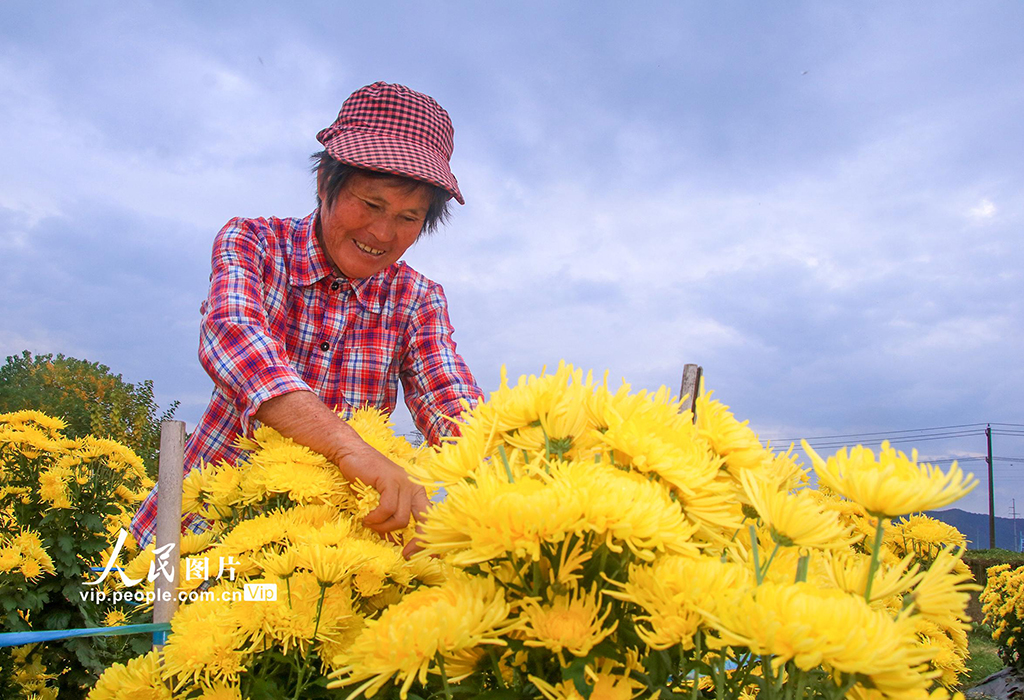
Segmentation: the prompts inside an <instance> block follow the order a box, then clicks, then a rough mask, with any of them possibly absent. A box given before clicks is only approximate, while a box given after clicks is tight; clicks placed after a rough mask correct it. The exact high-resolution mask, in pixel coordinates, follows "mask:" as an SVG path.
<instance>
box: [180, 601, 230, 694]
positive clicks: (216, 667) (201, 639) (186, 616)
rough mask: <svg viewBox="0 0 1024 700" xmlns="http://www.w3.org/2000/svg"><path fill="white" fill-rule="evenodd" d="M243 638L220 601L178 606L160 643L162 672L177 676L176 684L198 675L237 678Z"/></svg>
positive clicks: (209, 678)
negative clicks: (162, 645) (162, 641)
mask: <svg viewBox="0 0 1024 700" xmlns="http://www.w3.org/2000/svg"><path fill="white" fill-rule="evenodd" d="M244 639H245V638H244V636H243V634H242V633H241V632H240V631H239V629H238V627H237V626H236V625H235V624H233V620H232V618H231V609H230V606H229V605H227V604H225V603H224V602H222V601H220V600H216V601H214V600H199V601H197V602H194V603H190V604H188V605H185V606H182V607H181V608H179V609H178V611H177V613H175V615H174V618H173V619H172V620H171V634H170V635H169V636H168V638H167V643H166V644H165V645H164V647H163V652H162V660H163V669H164V672H165V673H167V674H171V675H174V676H177V678H178V687H180V686H181V685H184V683H185V682H187V681H190V682H193V683H198V682H199V681H200V680H201V679H202V680H205V681H207V682H210V681H211V680H220V681H228V682H234V681H237V680H238V674H240V673H242V672H243V671H244V669H245V663H246V661H247V659H248V656H249V655H248V654H247V653H246V652H245V651H244V650H243V642H244Z"/></svg>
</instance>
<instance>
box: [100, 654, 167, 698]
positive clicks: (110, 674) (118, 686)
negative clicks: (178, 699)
mask: <svg viewBox="0 0 1024 700" xmlns="http://www.w3.org/2000/svg"><path fill="white" fill-rule="evenodd" d="M171 698H172V694H171V689H170V687H169V686H168V685H165V684H164V682H163V679H162V677H161V675H160V656H159V654H158V653H157V652H156V651H151V652H149V653H148V654H146V655H144V656H139V657H137V658H134V659H132V660H131V661H129V662H128V663H127V665H126V664H114V665H113V666H111V667H110V668H108V669H107V670H106V671H104V672H103V675H101V676H100V678H99V680H98V681H97V682H96V687H94V688H93V689H92V690H91V691H90V692H89V695H88V700H171Z"/></svg>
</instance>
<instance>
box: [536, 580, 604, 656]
mask: <svg viewBox="0 0 1024 700" xmlns="http://www.w3.org/2000/svg"><path fill="white" fill-rule="evenodd" d="M610 613H611V607H610V606H608V607H606V608H605V610H604V613H603V614H602V612H601V595H600V593H598V591H597V590H596V589H591V590H590V591H582V590H576V591H575V592H573V593H568V594H566V595H560V596H555V598H554V600H553V601H552V602H551V603H549V604H541V603H538V602H536V601H532V600H529V601H526V603H525V605H524V607H523V611H522V613H521V614H520V617H521V619H522V621H523V627H522V632H523V634H524V635H525V636H526V639H525V640H524V642H523V643H524V644H526V646H528V647H544V648H546V649H550V650H551V651H553V652H554V653H555V654H557V655H558V656H559V658H562V651H563V650H565V651H568V652H569V653H570V654H573V655H575V656H586V655H587V654H589V653H590V650H591V649H593V648H594V647H595V646H597V645H598V644H599V643H600V642H601V641H602V640H604V639H605V638H606V637H608V635H610V634H611V633H612V632H614V631H615V630H616V628H617V627H618V626H619V621H618V620H616V621H614V622H613V623H612V624H611V625H609V626H607V627H605V626H604V623H605V620H607V619H608V615H609V614H610Z"/></svg>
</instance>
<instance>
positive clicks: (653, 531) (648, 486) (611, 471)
mask: <svg viewBox="0 0 1024 700" xmlns="http://www.w3.org/2000/svg"><path fill="white" fill-rule="evenodd" d="M552 478H553V481H552V485H553V486H554V487H555V489H556V491H558V492H559V493H560V494H561V496H560V500H562V499H568V498H571V497H575V498H578V502H579V504H580V505H581V506H582V509H583V517H582V520H581V521H580V524H579V525H577V526H576V527H575V528H573V529H572V530H571V531H572V532H574V533H575V534H585V533H587V532H590V533H593V534H595V535H597V536H598V537H599V539H603V540H604V543H605V545H607V547H608V548H609V549H610V550H612V551H613V552H618V551H621V550H622V548H623V546H628V547H629V549H630V551H632V553H633V554H634V555H635V556H637V557H638V558H640V559H643V560H645V561H651V560H653V559H654V557H655V553H656V552H662V553H669V554H695V553H697V552H698V551H699V546H698V545H697V543H695V542H694V541H693V539H692V538H693V535H694V533H695V532H696V530H697V526H696V525H693V524H690V523H688V522H687V521H686V518H685V516H684V515H683V510H682V508H681V507H680V506H679V504H678V503H677V502H675V501H674V500H673V499H672V495H671V493H670V491H669V489H667V488H666V487H665V486H664V485H663V484H660V483H658V482H655V481H651V480H650V479H648V478H646V477H645V476H643V475H642V474H638V473H635V472H625V471H623V470H621V469H617V468H616V467H613V466H611V465H608V464H604V463H600V464H595V463H593V462H589V461H584V462H565V463H562V464H557V465H554V466H553V467H552Z"/></svg>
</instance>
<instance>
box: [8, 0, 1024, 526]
mask: <svg viewBox="0 0 1024 700" xmlns="http://www.w3.org/2000/svg"><path fill="white" fill-rule="evenodd" d="M1022 32H1024V5H1022V4H1021V3H1018V2H1014V1H1009V0H1007V1H1006V2H984V1H979V2H972V3H953V2H907V3H898V4H893V3H882V2H877V3H870V2H865V3H837V2H836V3H833V2H804V3H800V2H793V3H783V4H772V3H755V2H749V3H743V2H738V1H735V2H734V1H730V2H720V3H709V2H683V1H679V2H639V3H622V2H595V1H588V2H558V1H554V2H516V3H512V2H494V3H474V2H437V3H412V2H391V1H388V0H380V1H377V2H374V3H356V2H351V3H343V2H319V3H317V2H303V3H294V4H287V5H286V4H285V3H269V2H267V3H264V2H245V3H241V2H219V3H208V2H181V3H156V2H143V1H139V2H133V3H103V2H95V3H80V2H65V3H38V2H31V1H24V2H22V1H19V0H14V1H12V0H7V1H5V2H4V3H3V5H2V7H0V95H2V98H0V164H2V165H0V290H2V291H0V312H2V321H0V355H8V354H13V353H18V352H20V351H22V350H25V349H28V350H31V351H32V352H35V353H45V352H53V353H57V352H62V353H65V354H69V355H72V356H75V357H79V358H85V359H89V360H93V361H100V362H103V363H105V364H107V365H109V366H110V367H111V368H112V369H113V370H114V371H115V372H118V373H122V374H123V375H124V376H125V378H126V379H128V380H130V381H141V380H143V379H153V380H154V381H155V383H156V391H157V397H158V400H159V401H160V402H161V403H162V404H164V405H166V404H167V403H168V402H170V401H171V400H175V399H177V400H180V401H181V407H180V409H179V411H178V417H180V418H182V419H184V420H186V421H187V422H188V423H189V424H190V426H191V425H194V423H195V422H196V420H197V419H198V418H199V416H200V414H201V412H202V410H203V408H204V407H205V404H206V401H207V400H208V398H209V394H210V389H211V386H212V384H211V382H210V381H209V379H208V378H207V377H206V376H205V374H204V372H203V370H202V368H201V367H200V366H199V363H198V361H197V359H196V347H197V339H198V323H199V304H200V302H201V300H202V299H203V297H204V296H205V293H206V284H207V276H208V274H209V255H210V245H211V242H212V239H213V236H214V234H215V233H216V232H217V230H218V229H219V228H220V227H221V226H222V225H223V223H224V222H225V221H227V220H228V219H229V218H231V217H233V216H269V215H273V216H304V215H306V214H308V213H309V212H310V211H311V210H312V209H313V206H314V202H313V180H312V177H311V175H310V174H309V172H308V165H307V163H308V156H309V155H310V154H311V153H312V152H313V151H315V150H317V149H318V144H317V142H316V141H315V138H314V137H315V134H316V132H317V131H318V130H319V129H320V128H322V127H324V126H326V125H327V124H329V123H330V122H331V121H332V120H333V119H334V117H335V115H336V114H337V111H338V109H339V107H340V106H341V103H342V101H343V100H344V99H345V97H347V96H348V95H349V93H351V92H352V91H353V90H355V89H357V88H359V87H361V86H362V85H365V84H368V83H371V82H374V81H376V80H387V81H389V82H399V83H403V84H406V85H409V86H410V87H413V88H415V89H417V90H420V91H422V92H426V93H428V94H430V95H432V96H433V97H435V98H436V99H437V100H438V101H439V102H440V103H441V104H442V105H443V106H444V107H445V108H446V109H447V110H448V111H449V113H450V114H451V115H452V118H453V121H454V124H455V130H456V134H455V143H456V148H455V155H454V157H453V159H452V169H453V171H454V172H455V174H456V175H457V177H458V178H459V182H460V185H461V187H462V191H463V193H464V195H465V197H466V201H467V204H466V206H465V207H459V209H458V211H457V212H456V216H455V217H454V220H453V221H452V223H451V224H450V225H449V226H448V227H447V228H446V229H445V230H443V231H442V232H441V233H439V234H438V235H436V236H433V237H431V238H428V239H425V240H423V241H421V242H420V243H419V244H417V245H416V246H415V247H414V248H413V249H411V250H410V252H409V254H408V255H407V260H408V261H409V262H410V264H412V265H413V267H415V268H417V269H419V270H420V271H422V272H424V273H425V274H427V275H428V276H430V277H432V278H434V279H436V280H438V281H439V282H441V283H442V284H443V285H444V288H445V290H446V293H447V295H448V298H449V302H450V308H451V316H452V319H453V322H454V324H455V327H456V329H457V332H456V340H457V341H458V343H459V348H460V350H461V352H462V353H463V355H464V356H465V358H466V359H467V361H468V362H469V364H470V366H471V367H472V368H473V370H474V372H475V373H476V376H477V378H478V379H479V381H480V383H481V385H482V387H483V388H484V390H485V391H490V390H493V389H494V388H496V386H497V384H498V377H499V371H500V367H501V365H502V364H505V365H507V366H508V370H509V373H510V374H511V375H512V376H516V375H518V374H521V373H536V372H539V371H540V369H541V367H542V366H544V365H548V366H553V365H554V364H556V363H557V362H558V360H560V359H563V358H564V359H566V360H568V361H571V362H573V363H576V364H577V365H578V366H582V367H585V368H588V369H589V368H592V369H595V370H597V371H598V372H603V371H604V370H608V371H609V372H610V375H611V377H612V378H614V379H615V380H616V382H617V381H618V379H619V378H625V379H626V380H628V381H629V382H630V383H631V384H633V385H634V386H635V387H637V388H651V389H653V388H656V387H657V386H659V385H661V384H667V385H669V386H671V387H673V388H676V387H678V384H679V378H680V374H681V370H682V365H683V364H684V363H686V362H696V363H699V364H701V365H702V366H703V367H704V370H705V374H706V384H707V387H708V388H710V389H714V390H715V395H716V396H717V397H718V398H720V399H722V400H723V401H724V402H725V403H727V404H729V405H730V406H731V407H732V408H733V410H734V412H735V413H736V414H737V416H738V417H740V418H741V419H749V420H750V423H751V425H752V426H753V427H754V428H755V430H757V431H758V432H759V433H760V434H761V436H762V437H764V438H773V439H775V440H779V439H788V438H797V437H800V436H822V435H836V434H841V435H859V434H862V433H873V434H874V433H877V434H878V436H875V435H872V436H867V437H866V438H865V440H867V441H870V440H877V439H880V437H879V436H880V435H881V434H882V433H889V434H891V435H894V436H904V437H908V436H909V437H911V438H914V437H920V438H922V439H921V440H920V441H919V444H917V446H918V447H919V448H920V450H921V453H922V455H924V456H926V457H931V458H934V459H936V460H938V459H948V458H951V457H953V456H966V457H968V458H971V457H974V458H977V457H978V456H980V455H983V454H984V452H985V437H984V435H983V433H982V431H983V429H984V425H983V424H985V423H989V422H992V423H1005V424H1009V425H1008V426H1001V427H999V429H998V431H997V434H996V435H995V436H994V438H993V443H994V451H995V454H996V456H997V460H996V461H995V475H996V479H995V485H996V512H997V514H998V515H1008V513H1009V509H1010V507H1011V499H1014V498H1015V499H1016V500H1019V501H1021V505H1019V506H1016V507H1017V509H1018V511H1024V459H1020V458H1021V457H1024V436H1022V435H1021V434H1024V429H1022V428H1021V427H1014V426H1021V425H1022V424H1024V363H1022V356H1024V352H1022V348H1024V305H1022V300H1021V299H1022V296H1024V279H1022V277H1024V275H1022V265H1024V253H1022V248H1024V246H1022V244H1021V233H1022V225H1024V167H1022V165H1024V160H1022V156H1021V154H1022V153H1024V119H1022V118H1021V115H1022V114H1024V78H1022V76H1024V43H1022V42H1021V41H1020V37H1021V34H1022ZM397 419H398V423H399V425H400V426H401V427H402V429H409V428H410V426H411V423H410V421H409V418H408V416H407V415H402V416H398V418H397ZM976 424H981V425H976ZM947 426H967V427H966V428H956V429H953V428H947ZM923 428H939V429H940V430H937V431H931V432H930V433H924V432H916V429H923ZM895 431H909V432H904V433H898V432H895ZM1013 432H1017V433H1018V435H1013V434H1012V433H1013ZM934 436H938V437H939V438H943V437H944V438H947V439H931V438H932V437H934ZM925 438H928V439H925ZM914 445H915V442H914V441H913V440H912V441H910V442H905V443H901V444H900V446H901V447H903V448H905V449H908V450H909V449H910V448H911V447H913V446H914ZM963 466H964V467H966V468H968V469H970V470H973V471H975V472H977V473H979V475H981V476H982V483H981V485H980V487H979V489H978V490H977V492H976V493H975V494H973V495H972V496H970V497H968V498H967V499H965V500H964V501H962V502H961V503H960V506H961V507H964V508H966V509H968V510H974V511H978V512H982V511H985V510H987V496H986V494H985V490H986V488H987V482H986V479H985V477H984V471H985V464H984V462H983V461H978V460H977V459H974V460H968V461H965V462H963Z"/></svg>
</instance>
